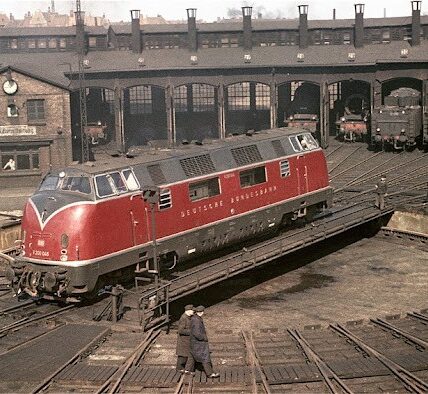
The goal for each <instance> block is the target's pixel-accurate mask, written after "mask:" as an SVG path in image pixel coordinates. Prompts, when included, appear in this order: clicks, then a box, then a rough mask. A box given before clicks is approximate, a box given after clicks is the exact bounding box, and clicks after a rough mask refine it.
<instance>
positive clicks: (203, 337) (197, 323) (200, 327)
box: [186, 306, 220, 378]
mask: <svg viewBox="0 0 428 394" xmlns="http://www.w3.org/2000/svg"><path fill="white" fill-rule="evenodd" d="M204 310H205V308H204V307H203V306H198V307H196V308H195V314H194V315H193V316H192V318H191V319H190V354H191V357H189V358H188V359H187V363H186V372H190V373H193V371H194V369H195V362H199V363H201V364H202V366H203V367H204V370H205V374H206V375H207V377H210V378H218V377H219V376H220V375H219V374H218V373H214V372H213V367H212V364H211V355H210V347H209V344H208V337H207V333H206V330H205V325H204V321H203V319H202V315H203V314H204Z"/></svg>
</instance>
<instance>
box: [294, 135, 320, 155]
mask: <svg viewBox="0 0 428 394" xmlns="http://www.w3.org/2000/svg"><path fill="white" fill-rule="evenodd" d="M290 142H291V146H292V147H293V150H294V151H295V152H303V151H307V150H312V149H317V148H318V143H317V141H316V140H315V139H314V137H312V134H310V133H305V134H299V135H297V136H293V137H290Z"/></svg>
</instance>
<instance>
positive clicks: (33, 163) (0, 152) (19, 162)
mask: <svg viewBox="0 0 428 394" xmlns="http://www.w3.org/2000/svg"><path fill="white" fill-rule="evenodd" d="M0 163H1V168H0V172H1V171H15V170H16V171H19V170H37V169H39V147H36V146H4V147H1V148H0Z"/></svg>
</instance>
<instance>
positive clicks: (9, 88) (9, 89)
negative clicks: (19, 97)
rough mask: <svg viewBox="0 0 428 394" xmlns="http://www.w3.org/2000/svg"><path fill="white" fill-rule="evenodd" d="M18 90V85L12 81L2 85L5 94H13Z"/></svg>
mask: <svg viewBox="0 0 428 394" xmlns="http://www.w3.org/2000/svg"><path fill="white" fill-rule="evenodd" d="M17 90H18V84H17V83H16V82H15V81H14V80H13V79H11V80H9V81H5V82H4V83H3V91H4V92H5V93H6V94H15V93H16V92H17Z"/></svg>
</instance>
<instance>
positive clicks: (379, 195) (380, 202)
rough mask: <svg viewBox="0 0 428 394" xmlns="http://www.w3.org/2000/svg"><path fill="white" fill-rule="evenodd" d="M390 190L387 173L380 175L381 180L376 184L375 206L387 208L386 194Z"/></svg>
mask: <svg viewBox="0 0 428 394" xmlns="http://www.w3.org/2000/svg"><path fill="white" fill-rule="evenodd" d="M387 191H388V183H387V182H386V177H385V175H382V176H381V177H380V180H379V182H378V183H377V184H376V203H375V206H376V207H377V208H379V209H384V208H385V196H386V192H387Z"/></svg>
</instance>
